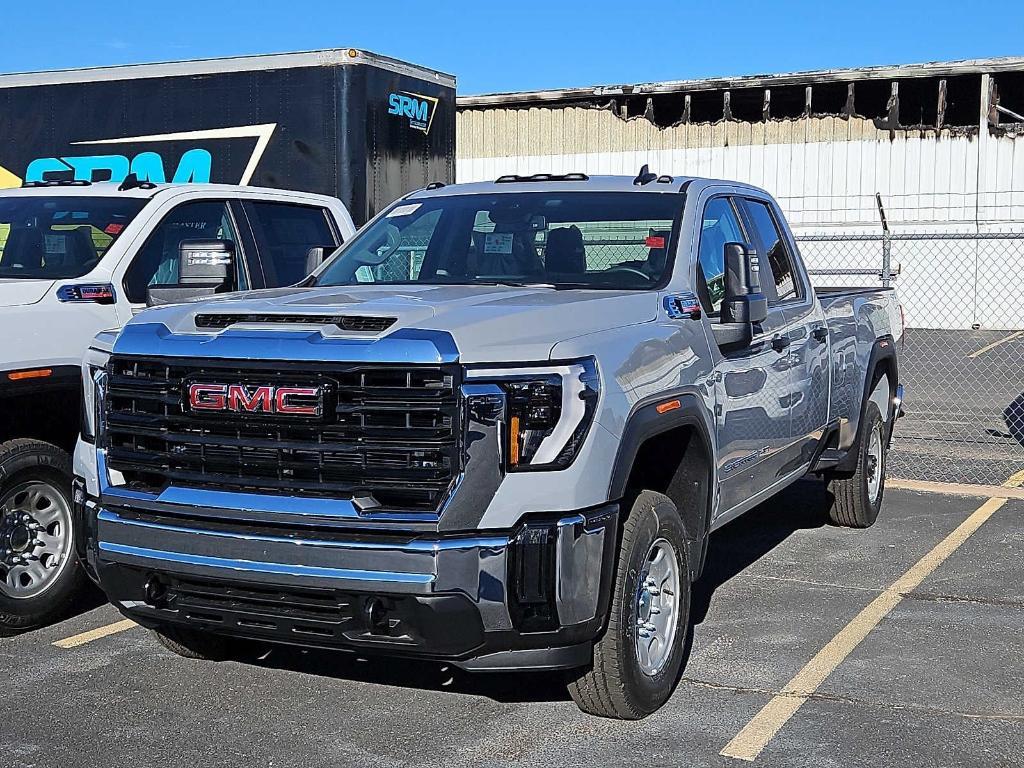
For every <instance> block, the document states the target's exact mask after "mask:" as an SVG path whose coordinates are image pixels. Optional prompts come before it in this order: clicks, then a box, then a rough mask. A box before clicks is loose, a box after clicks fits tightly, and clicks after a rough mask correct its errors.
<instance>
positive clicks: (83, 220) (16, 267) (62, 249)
mask: <svg viewBox="0 0 1024 768" xmlns="http://www.w3.org/2000/svg"><path fill="white" fill-rule="evenodd" d="M145 204H146V201H145V200H142V199H139V198H113V197H63V196H59V197H35V196H32V197H28V196H26V197H0V278H5V277H6V278H10V277H24V278H43V279H56V278H68V277H81V276H82V275H84V274H86V273H87V272H89V271H90V270H91V269H92V268H93V267H95V266H96V265H97V264H98V263H99V260H100V259H102V258H103V255H104V254H105V253H106V252H107V250H108V249H109V248H110V246H111V244H112V243H113V242H114V241H115V240H116V239H117V237H118V235H120V234H121V232H122V231H123V230H124V228H125V227H126V226H128V224H129V222H131V220H132V219H134V218H135V216H136V214H138V212H139V211H140V210H142V207H143V206H144V205H145Z"/></svg>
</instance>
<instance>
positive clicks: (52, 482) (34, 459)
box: [0, 438, 89, 637]
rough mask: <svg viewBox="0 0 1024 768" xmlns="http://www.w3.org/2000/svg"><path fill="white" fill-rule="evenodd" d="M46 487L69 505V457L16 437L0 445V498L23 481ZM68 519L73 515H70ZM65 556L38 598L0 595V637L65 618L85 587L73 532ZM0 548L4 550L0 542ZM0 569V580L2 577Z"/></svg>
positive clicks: (40, 444)
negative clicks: (52, 579) (63, 563)
mask: <svg viewBox="0 0 1024 768" xmlns="http://www.w3.org/2000/svg"><path fill="white" fill-rule="evenodd" d="M28 481H31V482H40V483H45V484H46V485H48V486H50V487H51V488H52V489H53V490H55V491H56V492H57V493H59V494H60V495H61V496H63V498H64V500H65V501H66V502H67V504H68V505H69V509H70V505H71V457H70V456H68V454H67V453H65V452H64V451H62V450H61V449H60V448H58V447H57V446H55V445H51V444H50V443H44V442H42V441H41V440H29V439H24V438H18V439H16V440H9V441H8V442H6V443H3V444H2V445H0V499H3V498H4V496H5V495H6V493H7V491H9V490H11V489H13V488H15V487H17V486H18V485H21V484H22V483H25V482H28ZM71 517H72V520H73V519H74V515H72V516H71ZM70 534H71V539H70V541H69V542H68V547H67V553H66V557H68V558H69V561H68V563H67V565H65V566H64V567H63V569H62V571H61V572H60V575H59V576H57V578H56V579H55V580H54V581H53V582H52V583H51V584H50V585H49V586H47V587H46V588H45V590H44V591H42V592H41V593H40V594H38V595H34V596H31V597H23V598H19V597H12V596H9V595H5V594H3V593H2V592H0V637H4V636H10V635H14V634H17V633H19V632H24V631H25V630H28V629H33V628H35V627H38V626H41V625H43V624H46V623H48V622H52V621H55V620H57V619H59V618H62V617H64V616H66V615H67V614H68V613H69V612H70V610H71V609H72V608H73V607H74V605H75V604H76V602H78V600H79V599H80V598H81V597H82V595H83V593H84V590H86V589H88V587H89V580H88V578H87V577H86V575H85V571H84V570H83V568H82V566H81V564H80V563H79V562H78V557H77V555H76V554H75V546H74V544H75V535H76V532H75V530H74V529H73V528H70ZM0 549H6V547H5V542H4V541H0ZM6 575H7V571H6V569H0V578H6Z"/></svg>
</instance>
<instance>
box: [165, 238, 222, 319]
mask: <svg viewBox="0 0 1024 768" xmlns="http://www.w3.org/2000/svg"><path fill="white" fill-rule="evenodd" d="M178 257H179V262H178V264H179V266H178V282H177V283H174V284H171V285H151V286H150V287H149V289H148V290H147V291H146V304H147V305H149V306H151V307H153V306H158V305H160V304H175V303H177V302H179V301H185V300H186V299H194V298H197V297H200V296H212V295H213V294H215V293H223V292H224V291H228V290H230V289H231V288H232V287H233V283H234V276H235V269H234V266H235V246H234V244H233V243H232V242H231V241H230V240H182V241H181V244H180V245H179V246H178Z"/></svg>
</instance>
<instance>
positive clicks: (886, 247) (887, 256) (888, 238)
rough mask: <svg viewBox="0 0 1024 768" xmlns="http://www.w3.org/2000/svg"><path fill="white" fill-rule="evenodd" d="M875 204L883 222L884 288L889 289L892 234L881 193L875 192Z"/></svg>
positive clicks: (890, 281)
mask: <svg viewBox="0 0 1024 768" xmlns="http://www.w3.org/2000/svg"><path fill="white" fill-rule="evenodd" d="M875 204H876V205H878V216H879V218H880V219H881V220H882V287H883V288H888V287H889V286H890V285H891V284H892V233H890V232H889V222H888V220H887V219H886V218H885V208H884V206H883V205H882V195H881V193H880V192H875Z"/></svg>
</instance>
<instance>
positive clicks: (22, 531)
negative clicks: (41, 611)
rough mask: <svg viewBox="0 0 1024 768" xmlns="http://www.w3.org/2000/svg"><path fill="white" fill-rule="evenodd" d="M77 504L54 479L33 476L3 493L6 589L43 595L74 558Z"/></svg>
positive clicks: (0, 539)
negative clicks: (74, 509) (73, 516)
mask: <svg viewBox="0 0 1024 768" xmlns="http://www.w3.org/2000/svg"><path fill="white" fill-rule="evenodd" d="M71 547H72V541H71V508H70V505H69V504H68V501H67V499H66V498H65V497H64V494H62V493H61V492H60V491H58V490H57V489H56V488H55V487H53V486H52V485H50V484H49V483H45V482H43V481H41V480H31V481H29V482H26V483H22V484H20V485H17V486H15V487H14V488H12V489H11V490H9V491H8V492H7V493H6V494H4V496H3V498H0V594H3V595H6V596H7V597H12V598H20V599H24V598H29V597H35V596H36V595H39V594H41V593H42V592H44V591H45V590H46V589H47V588H49V587H50V585H52V584H53V583H54V582H55V581H56V580H57V579H58V577H59V576H60V575H61V573H63V572H64V569H65V568H66V567H67V564H68V562H69V561H70V560H71Z"/></svg>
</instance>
